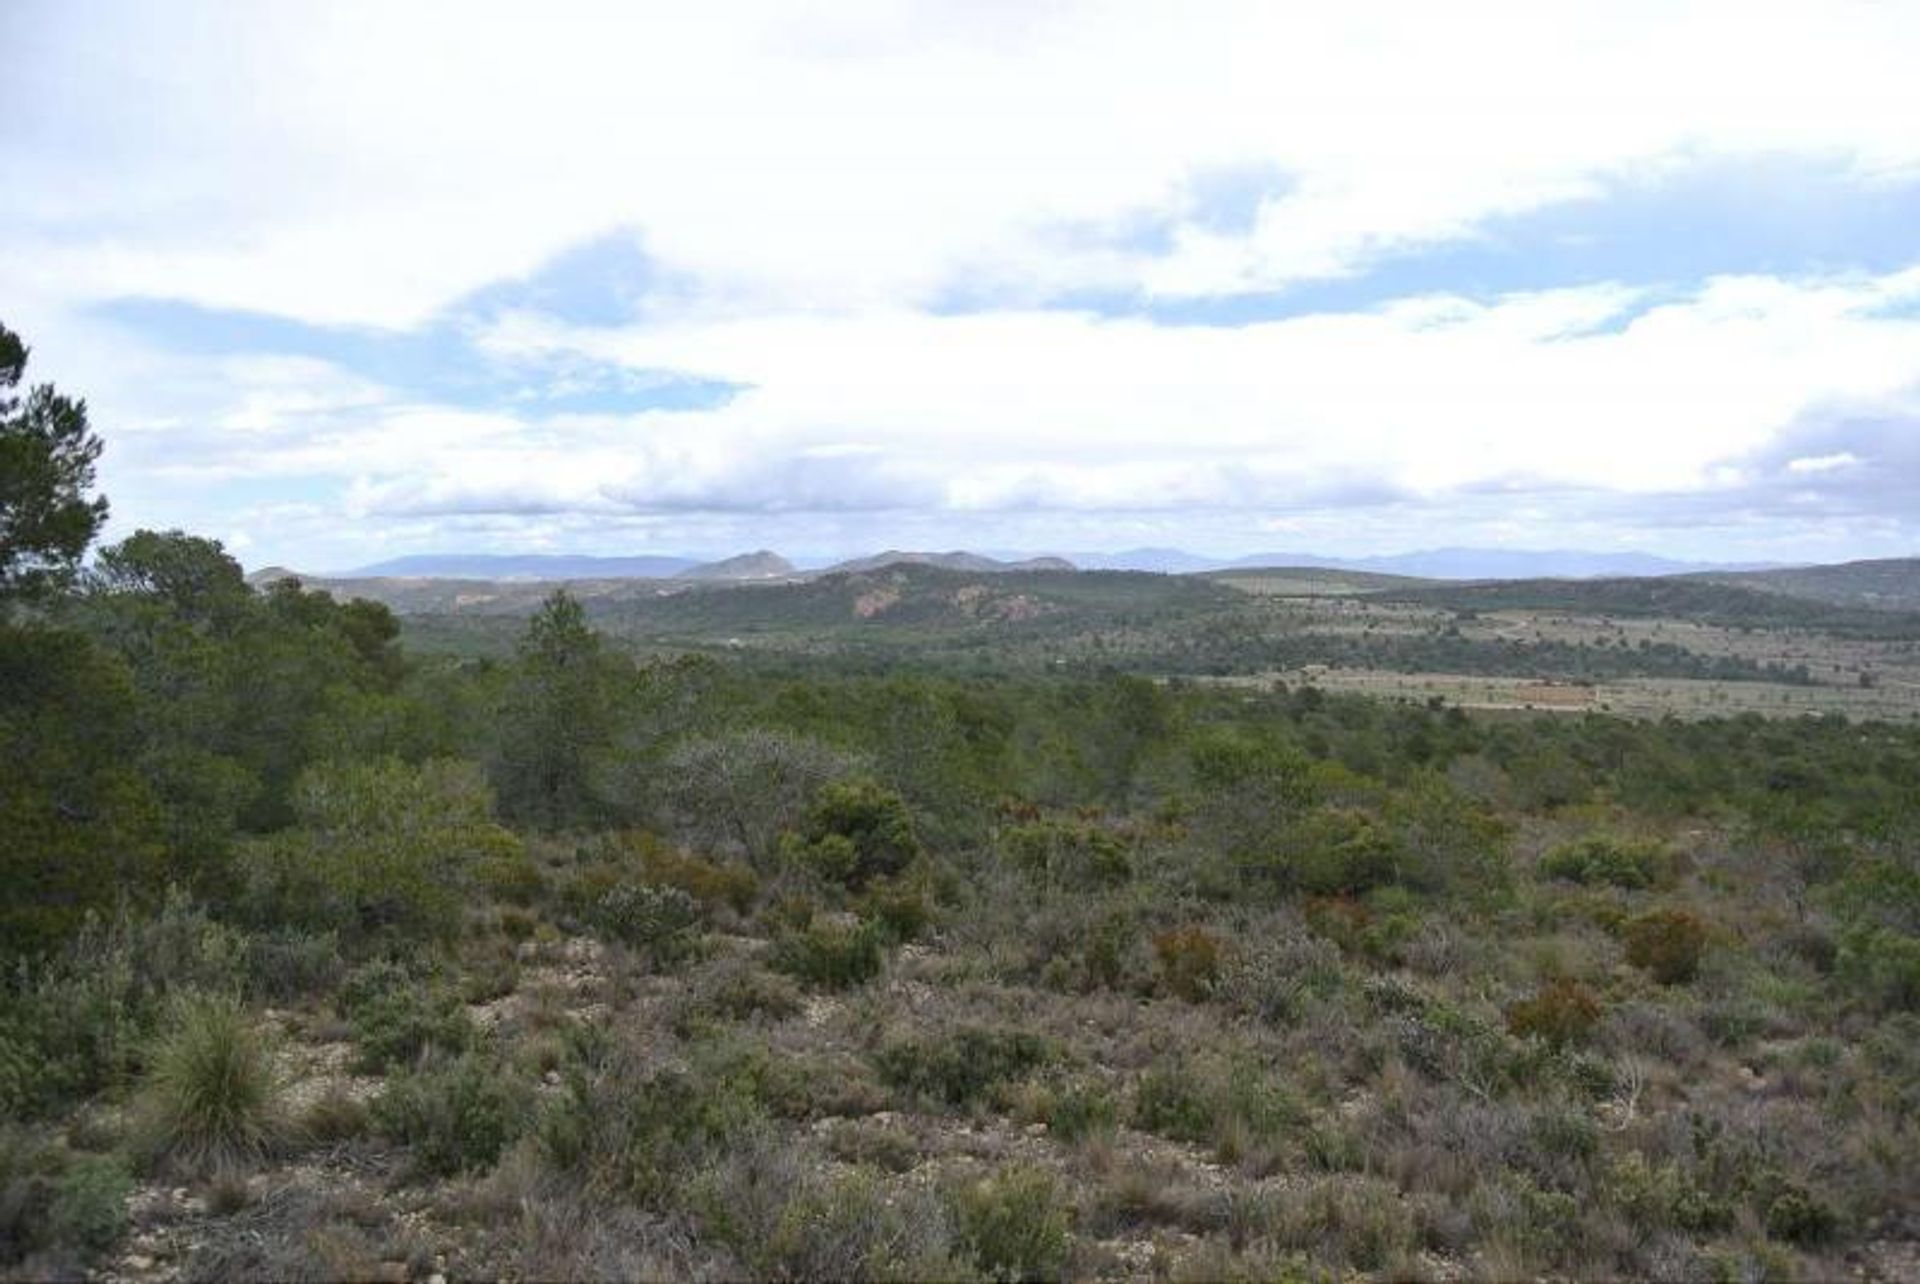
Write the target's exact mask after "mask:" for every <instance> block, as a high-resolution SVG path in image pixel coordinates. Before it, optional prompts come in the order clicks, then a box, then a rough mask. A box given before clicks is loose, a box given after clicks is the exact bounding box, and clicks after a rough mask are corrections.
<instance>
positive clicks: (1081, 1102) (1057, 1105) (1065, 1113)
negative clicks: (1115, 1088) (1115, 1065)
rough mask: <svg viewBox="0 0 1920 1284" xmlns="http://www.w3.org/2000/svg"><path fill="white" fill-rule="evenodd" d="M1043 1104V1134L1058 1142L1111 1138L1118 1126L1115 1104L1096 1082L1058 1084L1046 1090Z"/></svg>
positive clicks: (1118, 1111) (1118, 1113) (1103, 1085)
mask: <svg viewBox="0 0 1920 1284" xmlns="http://www.w3.org/2000/svg"><path fill="white" fill-rule="evenodd" d="M1045 1104H1046V1109H1045V1114H1046V1124H1047V1131H1048V1133H1049V1134H1050V1135H1052V1136H1053V1137H1054V1138H1056V1139H1057V1140H1060V1141H1065V1142H1076V1141H1083V1140H1085V1139H1087V1138H1089V1137H1106V1136H1111V1135H1112V1133H1113V1131H1114V1129H1115V1128H1117V1127H1118V1126H1119V1123H1120V1107H1119V1103H1118V1102H1116V1101H1115V1100H1114V1096H1113V1093H1112V1091H1111V1090H1110V1089H1109V1088H1108V1087H1107V1086H1106V1085H1105V1084H1104V1083H1101V1082H1099V1081H1098V1080H1074V1081H1071V1082H1068V1083H1065V1084H1061V1085H1059V1086H1058V1087H1055V1088H1053V1089H1051V1090H1050V1094H1049V1096H1048V1098H1047V1100H1046V1103H1045Z"/></svg>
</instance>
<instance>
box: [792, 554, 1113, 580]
mask: <svg viewBox="0 0 1920 1284" xmlns="http://www.w3.org/2000/svg"><path fill="white" fill-rule="evenodd" d="M903 565H905V566H932V567H936V568H938V569H940V570H944V571H971V572H973V573H974V574H979V575H991V574H997V573H999V572H1003V571H1071V570H1074V569H1075V567H1074V565H1073V563H1072V562H1069V561H1067V560H1066V559H1065V558H1060V557H1034V558H1028V559H1026V560H1024V561H1018V562H1003V561H1000V560H998V559H996V558H991V557H986V556H984V555H982V554H980V553H968V552H963V551H960V550H958V549H956V550H955V551H953V552H951V553H908V552H902V551H900V550H899V549H888V550H887V551H886V552H884V553H875V554H874V555H873V556H871V557H856V558H853V559H851V560H849V561H845V562H839V563H836V564H835V565H833V566H829V567H828V568H827V569H826V571H825V572H823V573H824V574H827V575H834V574H839V573H848V572H857V571H878V570H882V569H884V568H886V567H889V566H903Z"/></svg>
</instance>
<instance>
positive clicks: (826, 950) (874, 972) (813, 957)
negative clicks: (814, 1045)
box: [767, 917, 884, 990]
mask: <svg viewBox="0 0 1920 1284" xmlns="http://www.w3.org/2000/svg"><path fill="white" fill-rule="evenodd" d="M883 936H884V930H883V929H882V928H881V926H880V924H878V923H876V922H873V921H870V920H859V919H856V920H854V921H853V922H851V923H849V922H846V921H843V920H837V919H830V918H824V917H823V918H819V919H816V920H815V921H814V922H813V923H812V925H810V926H809V927H807V928H805V929H803V930H800V931H793V932H787V933H785V934H784V935H782V936H780V937H779V938H778V939H776V940H775V941H774V943H773V949H772V950H770V951H769V952H768V956H767V965H768V966H769V967H771V968H773V969H774V970H775V971H778V972H785V973H786V974H787V975H788V976H793V977H797V978H799V979H800V980H802V981H805V982H806V983H807V984H809V985H815V986H818V987H820V988H821V989H823V990H845V989H849V988H851V987H852V986H856V985H863V984H865V983H866V982H868V981H871V980H872V979H873V978H874V977H876V976H879V975H880V969H881V966H882V964H883V962H884V956H883V953H882V951H881V941H882V938H883Z"/></svg>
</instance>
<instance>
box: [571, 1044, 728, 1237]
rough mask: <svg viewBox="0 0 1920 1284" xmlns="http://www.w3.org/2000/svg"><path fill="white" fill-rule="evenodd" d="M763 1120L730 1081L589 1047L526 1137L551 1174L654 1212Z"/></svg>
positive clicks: (620, 1052)
mask: <svg viewBox="0 0 1920 1284" xmlns="http://www.w3.org/2000/svg"><path fill="white" fill-rule="evenodd" d="M763 1118H764V1115H763V1112H761V1111H760V1110H759V1108H758V1106H757V1105H756V1103H755V1102H754V1100H753V1099H752V1097H751V1096H750V1095H748V1094H747V1093H745V1092H743V1091H742V1090H741V1085H740V1083H739V1081H738V1080H737V1079H736V1078H734V1077H732V1076H714V1075H697V1074H695V1073H693V1072H692V1071H691V1070H689V1069H687V1068H684V1067H678V1066H670V1067H658V1066H654V1067H649V1066H645V1065H642V1064H640V1063H638V1062H637V1061H636V1060H635V1059H634V1058H633V1057H632V1056H630V1055H629V1054H627V1053H625V1052H623V1051H621V1050H618V1049H614V1048H610V1047H606V1046H594V1047H589V1048H587V1049H585V1053H584V1057H583V1059H582V1060H581V1061H578V1062H576V1063H574V1064H572V1065H570V1066H569V1067H568V1068H567V1070H566V1071H565V1072H564V1079H563V1088H562V1092H561V1094H560V1095H559V1096H558V1097H556V1098H554V1099H551V1100H548V1101H546V1102H545V1103H544V1104H543V1106H542V1108H541V1110H540V1112H539V1114H538V1116H537V1118H536V1121H535V1127H534V1136H535V1138H536V1140H537V1144H538V1147H539V1151H540V1154H541V1155H542V1157H543V1158H544V1160H545V1162H546V1164H547V1165H548V1167H549V1168H551V1169H552V1170H553V1171H554V1172H555V1173H557V1174H560V1175H562V1176H564V1177H565V1178H566V1179H568V1180H569V1181H573V1182H577V1183H580V1184H582V1185H584V1186H585V1187H586V1188H587V1189H588V1190H590V1191H593V1192H595V1193H597V1194H603V1195H607V1196H614V1197H617V1198H620V1199H625V1200H631V1201H633V1202H634V1203H637V1204H639V1205H641V1206H642V1207H656V1208H657V1207H661V1206H663V1205H665V1204H666V1203H668V1202H669V1200H670V1199H671V1198H673V1197H674V1196H676V1195H678V1194H679V1193H680V1192H681V1190H682V1188H683V1187H684V1185H685V1184H686V1182H687V1179H688V1178H689V1177H690V1176H691V1175H692V1174H693V1173H694V1172H696V1171H697V1170H698V1169H699V1168H700V1167H701V1166H702V1165H703V1164H705V1163H706V1162H707V1161H709V1160H710V1159H711V1158H713V1157H714V1156H715V1155H717V1154H720V1153H723V1152H724V1151H725V1150H726V1149H727V1148H728V1147H729V1146H730V1145H732V1144H733V1143H734V1142H735V1141H737V1140H738V1139H739V1138H740V1137H741V1136H743V1135H744V1134H745V1132H746V1131H747V1130H748V1129H750V1128H753V1127H755V1126H758V1125H759V1123H760V1121H761V1120H763Z"/></svg>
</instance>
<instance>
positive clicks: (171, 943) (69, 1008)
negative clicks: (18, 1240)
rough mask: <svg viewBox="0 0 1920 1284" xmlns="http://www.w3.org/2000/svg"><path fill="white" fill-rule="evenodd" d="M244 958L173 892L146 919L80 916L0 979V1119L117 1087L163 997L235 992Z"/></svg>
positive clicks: (242, 947) (237, 938) (231, 935)
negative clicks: (38, 954) (48, 952)
mask: <svg viewBox="0 0 1920 1284" xmlns="http://www.w3.org/2000/svg"><path fill="white" fill-rule="evenodd" d="M247 953H248V942H247V940H246V938H244V937H243V936H241V935H240V934H239V933H237V932H235V931H233V930H232V929H231V928H228V927H225V926H222V925H221V924H219V923H216V922H214V921H213V920H212V919H211V918H210V917H209V916H208V915H207V913H206V911H205V910H204V909H202V908H201V907H200V906H198V905H196V904H194V903H193V902H192V901H191V900H189V899H188V898H187V897H185V896H184V895H182V894H180V893H178V892H170V893H169V894H168V896H167V897H166V899H165V901H164V902H163V903H162V905H161V907H160V909H159V910H158V911H157V912H155V913H153V914H151V915H139V914H127V915H121V916H118V917H115V918H113V919H110V920H103V919H88V920H87V921H86V922H84V923H83V924H82V925H81V928H80V931H79V933H78V934H77V935H76V936H74V938H73V939H72V940H71V941H69V942H68V943H67V945H66V947H65V948H64V949H62V950H60V951H59V952H58V953H56V954H54V955H52V956H50V957H49V958H47V959H45V960H43V961H41V962H40V964H39V965H38V966H37V967H34V968H31V969H29V968H25V967H23V968H22V969H20V970H19V971H17V972H16V973H15V974H14V975H13V976H12V977H6V978H0V1115H7V1116H12V1117H16V1118H23V1119H29V1118H39V1117H42V1116H45V1115H48V1114H52V1113H54V1112H56V1111H57V1110H59V1109H60V1108H62V1107H63V1106H66V1105H69V1104H71V1103H72V1102H74V1101H76V1100H78V1099H80V1098H82V1097H85V1096H87V1095H89V1094H91V1093H94V1092H98V1091H100V1090H102V1089H105V1088H111V1087H116V1086H119V1085H121V1084H123V1083H125V1082H126V1081H127V1079H128V1078H129V1077H130V1076H131V1075H132V1073H133V1071H134V1070H135V1069H136V1067H137V1066H138V1064H139V1061H140V1054H141V1049H142V1046H143V1045H144V1044H145V1043H146V1041H147V1039H148V1036H149V1034H150V1032H151V1030H152V1029H153V1027H154V1025H155V1023H156V1022H157V1021H158V1019H159V1017H160V1014H161V1013H162V1011H163V1010H164V1009H165V1006H166V1003H167V1001H168V999H169V997H170V996H172V995H173V994H175V993H176V992H178V991H181V990H183V989H206V990H208V991H219V992H221V993H238V992H239V991H240V989H241V988H242V985H243V982H244V980H245V979H246V976H247V966H246V958H247Z"/></svg>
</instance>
